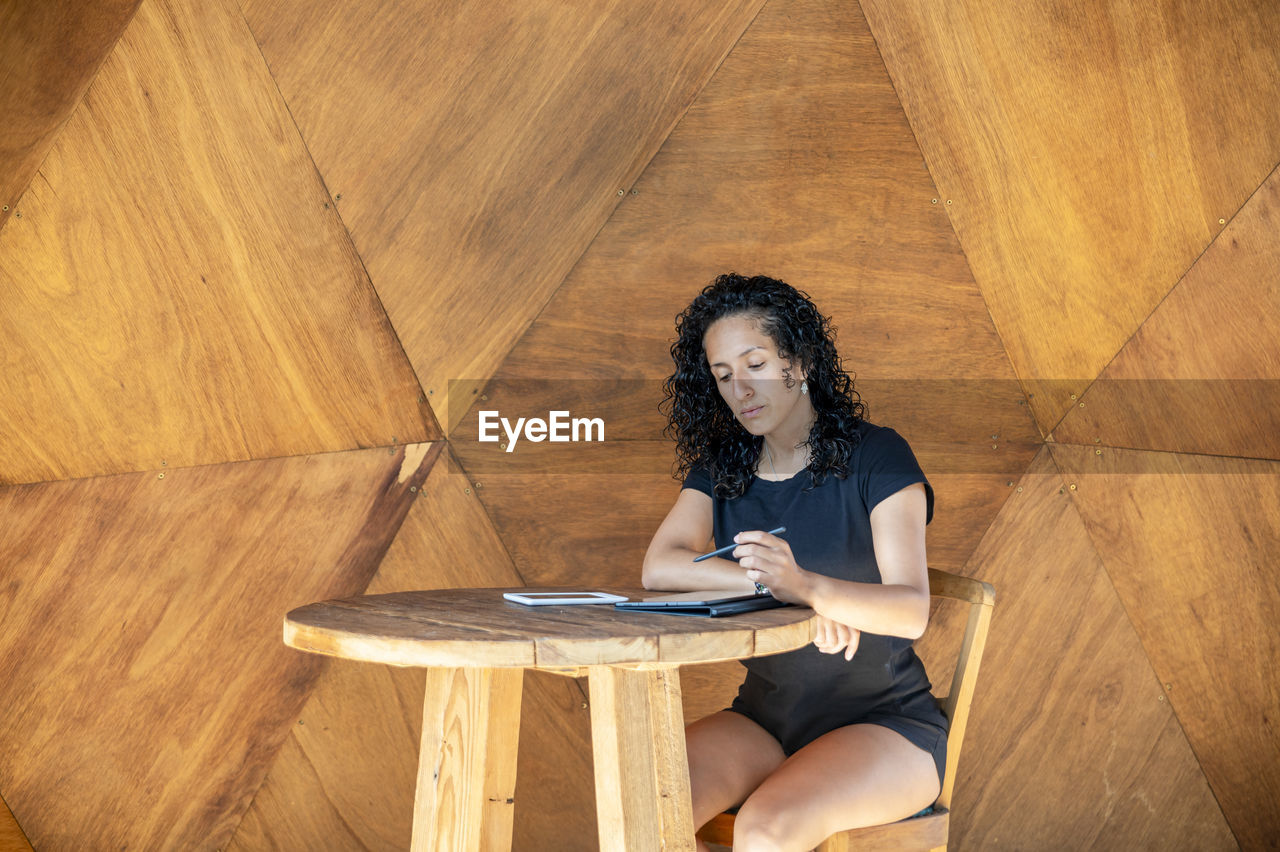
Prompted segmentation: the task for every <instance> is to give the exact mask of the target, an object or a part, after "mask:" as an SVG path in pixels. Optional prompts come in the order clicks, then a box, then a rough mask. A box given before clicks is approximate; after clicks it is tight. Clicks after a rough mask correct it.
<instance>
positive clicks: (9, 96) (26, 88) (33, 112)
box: [0, 0, 140, 229]
mask: <svg viewBox="0 0 1280 852" xmlns="http://www.w3.org/2000/svg"><path fill="white" fill-rule="evenodd" d="M139 2H140V0H111V2H102V3H95V4H93V5H92V6H88V5H86V4H84V3H81V2H78V0H45V2H41V3H5V4H4V5H3V6H0V115H2V116H4V121H3V122H0V229H3V228H4V224H5V220H6V219H8V218H9V216H10V215H12V214H13V213H14V212H15V211H16V209H17V206H18V199H20V198H21V197H22V193H23V191H24V190H26V188H27V184H29V183H30V182H31V178H32V177H34V176H35V173H36V170H37V169H39V168H40V163H41V162H43V161H44V158H45V155H46V154H48V153H49V148H50V146H52V145H53V140H54V138H55V137H56V136H57V134H58V131H59V130H61V128H62V125H63V124H64V123H65V122H66V120H67V117H68V116H70V115H71V111H72V110H74V109H75V108H76V105H77V104H79V103H80V98H81V97H82V96H83V95H84V90H85V89H87V88H88V87H89V83H90V82H91V81H92V80H93V78H94V75H96V74H97V73H98V66H99V65H101V64H102V60H103V59H104V58H106V56H107V54H108V53H110V52H111V48H112V47H113V46H114V45H115V43H116V39H118V38H120V33H122V32H124V28H125V26H126V25H127V24H128V23H129V19H130V18H132V17H133V13H134V11H135V10H136V9H137V8H138V3H139Z"/></svg>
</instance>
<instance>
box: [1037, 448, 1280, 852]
mask: <svg viewBox="0 0 1280 852" xmlns="http://www.w3.org/2000/svg"><path fill="white" fill-rule="evenodd" d="M1053 452H1054V457H1055V458H1056V459H1058V460H1059V463H1060V465H1061V466H1062V467H1063V470H1064V475H1063V479H1064V482H1068V483H1069V484H1071V485H1075V486H1076V490H1075V491H1074V492H1073V496H1074V499H1075V502H1076V505H1077V506H1079V508H1080V513H1081V514H1082V515H1083V517H1084V520H1085V524H1086V526H1087V528H1088V530H1089V534H1090V536H1091V537H1092V539H1093V541H1094V542H1095V543H1096V546H1097V548H1098V553H1099V554H1100V555H1101V557H1102V560H1103V562H1104V563H1105V564H1106V566H1107V570H1108V572H1109V573H1110V575H1111V577H1112V579H1113V581H1114V583H1115V587H1116V591H1117V592H1119V595H1120V599H1121V600H1122V601H1123V602H1124V605H1125V608H1126V609H1127V610H1128V612H1129V617H1130V619H1131V620H1132V621H1133V624H1134V626H1135V628H1136V629H1137V631H1138V635H1139V636H1140V637H1141V639H1142V644H1143V647H1144V648H1145V650H1146V653H1147V656H1148V657H1150V659H1151V662H1152V665H1154V667H1155V671H1156V674H1157V676H1158V677H1159V678H1160V681H1161V682H1162V683H1163V684H1164V685H1165V689H1166V691H1167V693H1168V698H1169V701H1170V702H1171V703H1172V705H1173V708H1174V709H1175V710H1176V711H1177V714H1178V719H1179V721H1180V722H1181V723H1182V727H1183V728H1184V729H1185V730H1186V733H1187V738H1188V739H1189V740H1190V741H1191V745H1192V747H1193V748H1194V749H1195V752H1196V755H1197V756H1198V757H1199V759H1200V763H1201V765H1202V766H1203V767H1204V772H1205V775H1206V776H1207V777H1208V779H1209V784H1210V785H1211V786H1212V788H1213V792H1214V795H1215V796H1216V797H1217V799H1218V801H1219V802H1220V803H1221V805H1222V811H1223V813H1224V814H1226V817H1227V820H1228V821H1229V822H1230V824H1231V828H1232V829H1233V830H1234V831H1235V834H1236V837H1238V838H1239V840H1240V845H1241V846H1243V847H1244V848H1247V849H1262V848H1268V847H1269V846H1271V845H1274V843H1275V840H1276V838H1277V837H1280V813H1278V812H1277V810H1276V807H1275V802H1276V801H1277V797H1280V725H1278V723H1277V720H1280V683H1277V680H1276V677H1275V667H1276V660H1278V659H1280V638H1277V634H1276V629H1275V625H1276V623H1277V622H1278V621H1280V579H1277V574H1276V570H1275V567H1276V564H1277V562H1278V561H1280V510H1277V507H1278V506H1280V464H1278V463H1275V462H1261V461H1243V460H1235V459H1219V458H1211V457H1206V456H1183V455H1171V454H1166V453H1140V452H1128V451H1122V450H1110V449H1107V450H1103V452H1102V454H1101V455H1098V454H1095V452H1094V451H1093V450H1092V449H1090V448H1085V447H1056V448H1055V449H1054V451H1053Z"/></svg>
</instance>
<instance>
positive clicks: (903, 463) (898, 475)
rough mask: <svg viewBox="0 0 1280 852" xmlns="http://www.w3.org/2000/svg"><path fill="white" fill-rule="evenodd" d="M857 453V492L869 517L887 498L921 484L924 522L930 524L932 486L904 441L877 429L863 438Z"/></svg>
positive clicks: (887, 430)
mask: <svg viewBox="0 0 1280 852" xmlns="http://www.w3.org/2000/svg"><path fill="white" fill-rule="evenodd" d="M859 453H860V459H859V464H858V480H859V481H858V488H859V489H860V490H861V492H862V501H863V505H865V506H866V507H867V512H868V513H870V512H871V510H872V509H874V508H875V507H876V506H877V505H878V504H879V503H880V501H881V500H884V499H885V498H886V497H889V496H891V495H893V494H897V493H898V492H899V491H901V490H902V489H904V488H906V487H907V486H908V485H914V484H915V483H917V482H922V483H924V493H925V500H926V509H925V520H924V522H925V523H926V524H927V523H929V522H930V521H931V520H933V486H932V485H930V484H929V480H928V479H927V478H925V475H924V471H922V470H921V469H920V464H919V462H917V461H916V456H915V453H913V452H911V447H910V446H909V445H908V444H907V441H906V439H905V438H903V437H902V436H901V435H899V434H898V433H897V432H895V431H894V430H892V429H889V428H887V427H883V428H877V429H874V430H873V431H871V432H869V433H867V434H864V435H863V436H862V442H861V445H860V446H859Z"/></svg>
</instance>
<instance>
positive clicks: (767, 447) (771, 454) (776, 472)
mask: <svg viewBox="0 0 1280 852" xmlns="http://www.w3.org/2000/svg"><path fill="white" fill-rule="evenodd" d="M764 454H765V455H766V456H768V457H769V470H771V471H773V475H774V476H777V475H778V469H777V468H776V467H774V466H773V453H771V452H769V442H768V441H765V442H764Z"/></svg>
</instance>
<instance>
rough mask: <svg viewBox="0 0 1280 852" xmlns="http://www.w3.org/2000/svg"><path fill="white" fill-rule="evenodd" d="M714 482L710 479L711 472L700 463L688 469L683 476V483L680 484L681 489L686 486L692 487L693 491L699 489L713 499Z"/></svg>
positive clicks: (714, 491) (714, 493)
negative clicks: (687, 473) (686, 474)
mask: <svg viewBox="0 0 1280 852" xmlns="http://www.w3.org/2000/svg"><path fill="white" fill-rule="evenodd" d="M715 485H716V484H715V483H714V482H713V481H712V480H711V474H710V473H709V472H708V471H707V469H706V468H705V467H703V466H702V465H698V466H697V467H694V468H693V469H692V470H690V471H689V475H688V476H686V477H685V478H684V485H682V486H680V490H681V491H683V490H684V489H686V488H692V489H694V490H695V491H701V492H702V493H703V494H706V495H707V496H708V497H710V498H712V499H715V496H716V489H715Z"/></svg>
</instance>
